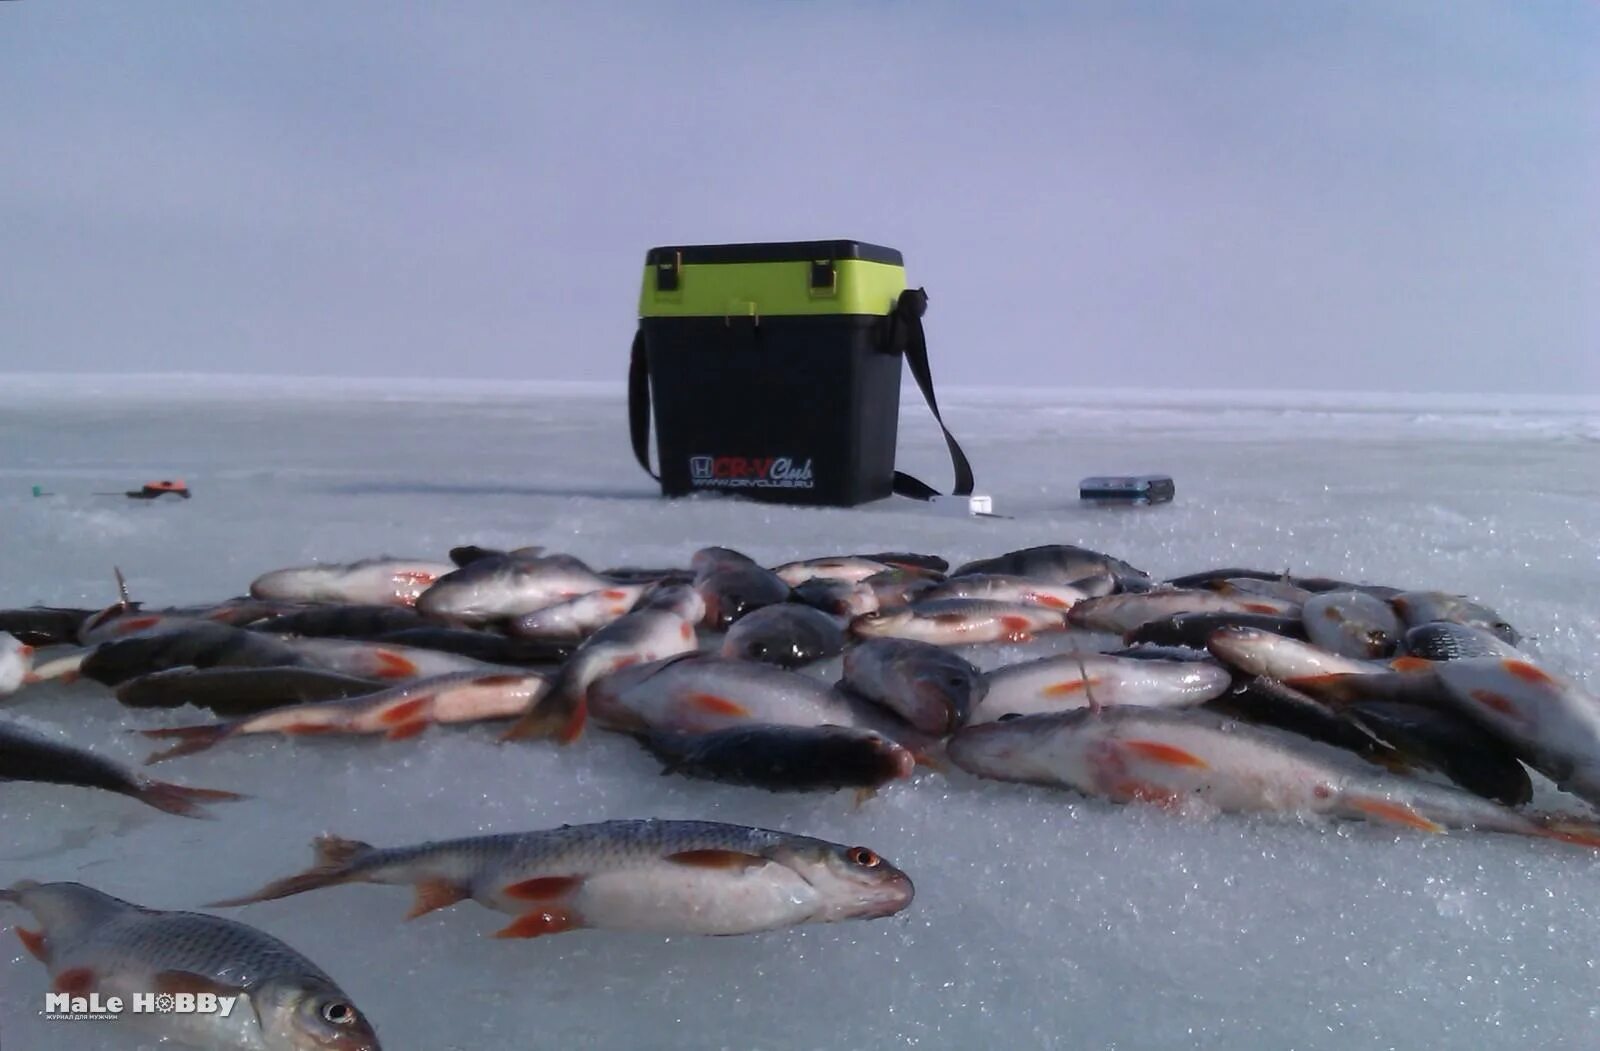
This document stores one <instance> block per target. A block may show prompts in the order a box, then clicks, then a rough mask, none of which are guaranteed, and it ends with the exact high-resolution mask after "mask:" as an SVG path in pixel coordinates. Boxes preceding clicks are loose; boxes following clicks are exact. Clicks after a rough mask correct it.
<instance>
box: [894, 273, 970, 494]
mask: <svg viewBox="0 0 1600 1051" xmlns="http://www.w3.org/2000/svg"><path fill="white" fill-rule="evenodd" d="M927 310H928V293H927V292H926V291H924V290H923V289H920V288H908V289H906V290H905V291H904V292H901V293H900V299H899V300H898V301H897V302H896V303H895V305H894V310H893V311H891V312H890V314H889V352H890V353H892V354H904V355H905V356H906V364H907V365H908V366H910V368H911V376H912V378H913V379H915V380H916V381H917V387H918V389H920V390H921V391H922V400H923V401H925V402H927V403H928V408H929V410H931V411H932V412H933V418H934V420H935V421H937V422H938V424H939V430H941V431H943V432H944V444H945V447H946V448H947V449H949V450H950V466H951V467H952V468H954V469H955V475H956V484H955V488H953V489H951V490H950V493H951V495H952V496H971V495H972V486H973V478H972V465H971V464H970V463H968V462H967V454H966V453H964V452H962V451H961V443H960V442H958V441H956V436H955V435H953V434H951V433H950V428H948V427H946V426H945V425H944V417H943V416H942V415H940V413H939V400H938V399H937V398H935V397H934V396H933V372H932V370H930V369H929V368H928V341H927V339H926V338H925V337H924V336H923V334H922V315H923V314H925V313H927ZM894 491H895V492H896V493H898V494H899V495H901V496H909V497H910V498H911V499H913V500H931V499H932V498H933V497H935V496H938V495H939V490H937V489H935V488H933V486H931V485H928V484H927V483H926V482H923V481H921V480H920V479H917V478H913V477H912V476H911V475H909V474H906V473H905V472H904V471H896V472H895V473H894Z"/></svg>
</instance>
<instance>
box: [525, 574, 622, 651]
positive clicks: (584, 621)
mask: <svg viewBox="0 0 1600 1051" xmlns="http://www.w3.org/2000/svg"><path fill="white" fill-rule="evenodd" d="M645 588H646V585H644V584H614V585H612V586H611V587H606V588H601V589H600V590H599V591H591V592H589V593H588V594H586V595H574V596H573V597H572V598H569V599H563V600H562V601H560V602H556V603H553V604H551V605H549V606H545V607H544V608H542V609H536V610H533V611H531V612H529V613H524V614H522V615H521V616H518V617H513V618H511V620H510V621H509V622H507V624H506V633H507V634H509V635H512V636H515V637H517V638H522V639H551V640H554V641H572V642H579V641H582V640H583V639H586V638H588V637H589V636H590V635H593V634H594V633H595V632H596V631H599V630H600V629H601V628H603V627H605V626H606V625H607V624H610V623H612V622H613V621H615V620H618V619H619V618H621V617H622V615H623V614H625V613H627V612H628V611H630V610H632V609H633V607H634V604H635V603H637V602H638V601H639V597H640V596H641V595H643V594H644V591H645Z"/></svg>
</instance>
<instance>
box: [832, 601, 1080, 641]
mask: <svg viewBox="0 0 1600 1051" xmlns="http://www.w3.org/2000/svg"><path fill="white" fill-rule="evenodd" d="M1066 626H1067V621H1066V616H1065V615H1064V614H1063V613H1062V612H1061V611H1060V610H1054V609H1048V608H1046V607H1043V606H1032V605H1026V604H1024V603H1020V602H992V601H990V600H988V599H939V600H936V601H933V602H918V603H916V604H915V605H912V606H908V607H906V608H904V609H895V610H881V609H880V610H877V611H875V612H872V613H863V614H862V615H861V616H859V617H857V618H856V619H855V620H852V621H851V622H850V631H851V633H852V634H854V635H858V636H860V637H861V638H864V639H881V638H892V639H917V640H919V641H921V642H931V643H933V644H935V645H938V646H961V645H966V644H968V643H978V642H1027V641H1028V640H1030V639H1032V638H1033V637H1034V636H1035V635H1036V634H1039V633H1040V632H1047V631H1061V630H1064V629H1065V628H1066Z"/></svg>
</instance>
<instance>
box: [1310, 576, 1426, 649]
mask: <svg viewBox="0 0 1600 1051" xmlns="http://www.w3.org/2000/svg"><path fill="white" fill-rule="evenodd" d="M1300 615H1301V618H1302V620H1303V621H1304V622H1305V628H1306V634H1307V635H1308V636H1310V638H1311V641H1312V642H1314V643H1315V644H1317V645H1318V646H1321V647H1322V648H1323V649H1325V650H1330V651H1332V652H1334V653H1337V654H1339V655H1340V656H1343V657H1356V658H1362V659H1367V660H1372V659H1376V658H1379V657H1387V656H1389V655H1391V654H1392V653H1394V651H1395V647H1396V646H1397V645H1399V642H1400V632H1401V630H1402V629H1401V627H1400V618H1399V617H1398V616H1396V615H1395V612H1394V608H1393V607H1391V606H1390V605H1389V603H1387V602H1385V601H1383V600H1382V599H1380V598H1374V597H1373V596H1371V595H1368V594H1365V593H1364V592H1360V591H1324V592H1322V593H1321V594H1318V595H1313V596H1311V598H1310V599H1308V600H1307V601H1306V603H1305V606H1304V607H1303V608H1302V609H1301V611H1300Z"/></svg>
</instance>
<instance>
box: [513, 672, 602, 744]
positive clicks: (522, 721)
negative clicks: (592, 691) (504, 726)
mask: <svg viewBox="0 0 1600 1051" xmlns="http://www.w3.org/2000/svg"><path fill="white" fill-rule="evenodd" d="M588 715H589V706H588V705H587V704H586V703H585V702H584V699H583V698H582V697H580V696H577V695H576V694H575V693H574V692H573V691H572V689H571V688H570V687H569V686H568V685H567V684H565V683H563V682H562V681H560V680H559V679H558V680H557V681H556V682H555V684H554V685H552V686H551V687H550V691H549V692H548V693H546V694H545V695H544V696H543V697H541V698H539V699H538V700H536V701H534V702H533V706H532V707H530V708H529V709H528V710H527V711H526V712H523V713H522V717H521V718H519V719H518V720H517V721H516V722H515V723H512V724H511V728H510V729H509V730H507V731H506V732H505V733H504V734H502V735H501V737H500V740H502V741H526V740H531V739H534V738H539V737H554V738H555V739H556V740H557V741H559V742H561V743H562V744H571V743H572V742H573V741H576V740H577V739H578V738H579V737H581V736H582V735H583V726H584V723H585V722H586V721H587V720H588Z"/></svg>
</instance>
